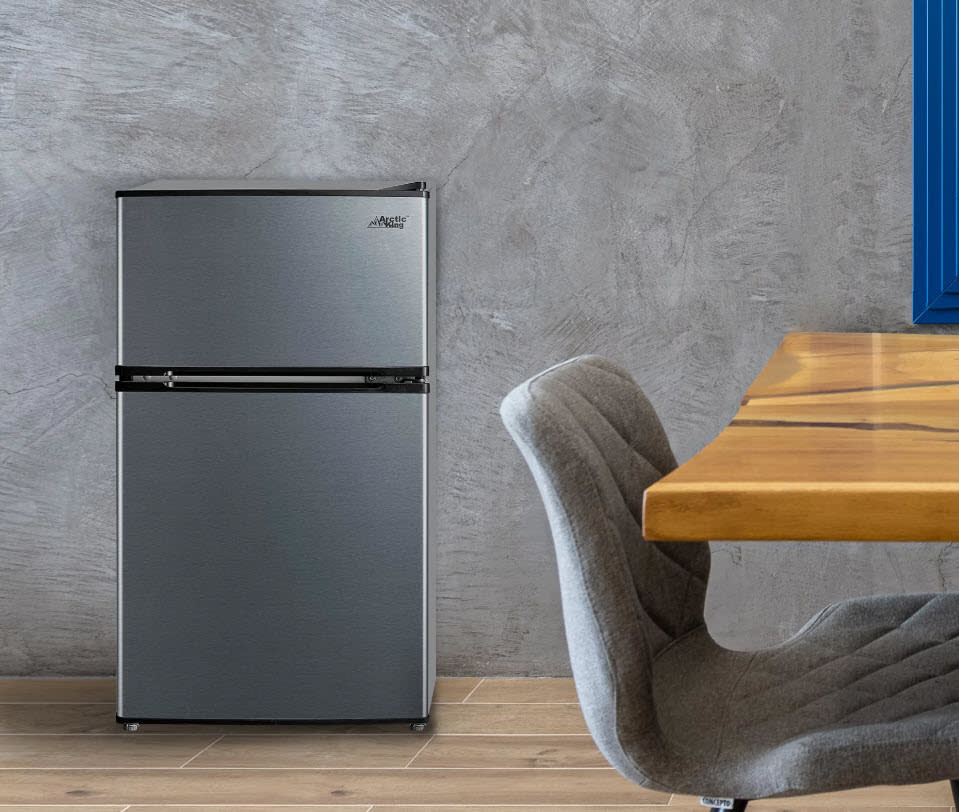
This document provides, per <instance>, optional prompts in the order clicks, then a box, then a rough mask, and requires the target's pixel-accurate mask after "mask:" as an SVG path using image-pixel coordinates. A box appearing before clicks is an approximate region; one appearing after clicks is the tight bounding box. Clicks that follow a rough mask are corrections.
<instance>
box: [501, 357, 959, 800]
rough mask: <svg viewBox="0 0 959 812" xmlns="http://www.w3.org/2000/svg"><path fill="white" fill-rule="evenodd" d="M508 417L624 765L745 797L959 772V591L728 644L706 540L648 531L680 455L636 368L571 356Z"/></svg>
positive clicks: (842, 608) (591, 701)
mask: <svg viewBox="0 0 959 812" xmlns="http://www.w3.org/2000/svg"><path fill="white" fill-rule="evenodd" d="M501 414H502V417H503V421H504V423H505V424H506V427H507V429H508V431H509V433H510V435H511V436H512V437H513V439H514V440H515V441H516V443H517V445H518V446H519V448H520V450H521V452H522V453H523V456H524V457H525V459H526V462H527V463H528V465H529V467H530V470H531V471H532V473H533V476H534V478H535V480H536V484H537V485H538V487H539V491H540V494H541V496H542V498H543V501H544V503H545V506H546V511H547V514H548V516H549V521H550V527H551V530H552V535H553V541H554V544H555V547H556V558H557V563H558V566H559V576H560V586H561V591H562V603H563V616H564V619H565V623H566V636H567V641H568V644H569V652H570V660H571V663H572V667H573V676H574V679H575V682H576V689H577V692H578V694H579V698H580V702H581V704H582V707H583V713H584V715H585V717H586V722H587V724H588V725H589V729H590V732H591V733H592V735H593V738H594V739H595V741H596V743H597V745H598V746H599V749H600V750H601V751H602V752H603V755H604V756H605V757H606V759H607V760H608V761H609V763H610V764H611V765H612V766H613V767H615V768H616V769H617V770H618V771H619V772H620V773H622V774H623V775H624V776H626V777H627V778H629V779H631V780H632V781H634V782H636V783H637V784H641V785H642V786H645V787H649V788H652V789H657V790H662V791H664V792H678V793H689V794H695V795H705V796H714V797H722V798H738V799H755V798H766V797H772V796H784V795H797V794H805V793H811V792H827V791H831V790H840V789H848V788H853V787H860V786H869V785H873V784H905V783H922V782H927V781H937V780H942V779H952V778H956V777H957V776H959V595H957V594H930V595H895V596H880V597H870V598H855V599H851V600H845V601H841V602H839V603H835V604H832V605H831V606H827V607H826V608H825V609H823V610H822V611H821V612H819V614H817V615H816V616H815V617H813V618H812V619H811V620H810V621H809V622H808V623H807V624H806V625H805V626H804V627H803V628H802V629H801V630H800V631H799V632H798V633H797V634H796V635H794V636H793V637H792V638H791V639H789V640H787V641H786V642H784V643H782V644H780V645H777V646H773V647H771V648H767V649H763V650H759V651H748V652H744V651H730V650H727V649H724V648H722V647H721V646H719V645H718V644H717V643H715V642H714V641H713V640H712V638H711V637H710V636H709V633H708V631H707V629H706V625H705V621H704V619H703V601H704V598H705V594H706V584H707V580H708V577H709V547H708V544H706V543H704V542H669V543H663V542H648V541H646V540H644V538H643V535H642V527H641V516H642V499H643V491H644V490H645V488H647V487H648V486H649V485H651V484H652V483H653V482H655V481H656V480H657V479H659V478H660V477H662V476H663V475H665V474H666V473H668V472H669V471H670V470H672V469H673V468H674V467H675V466H676V462H675V459H674V457H673V454H672V452H671V450H670V447H669V442H668V440H667V438H666V434H665V432H664V431H663V428H662V426H661V425H660V422H659V420H658V418H657V416H656V414H655V412H654V410H653V408H652V406H651V405H650V403H649V401H648V400H647V399H646V397H645V396H644V395H643V393H642V392H641V391H640V389H639V387H638V386H637V385H636V384H635V382H634V381H633V380H632V378H630V376H629V374H628V373H626V372H625V371H624V370H623V369H621V368H619V367H617V366H616V365H614V364H612V363H610V362H608V361H605V360H603V359H601V358H598V357H595V356H582V357H579V358H573V359H571V360H569V361H566V362H565V363H562V364H559V365H557V366H555V367H552V368H550V369H548V370H546V371H545V372H543V373H541V374H539V375H536V376H534V377H533V378H530V379H529V380H528V381H526V382H525V383H523V384H521V385H520V386H518V387H516V389H514V390H513V391H512V392H510V394H509V395H508V396H507V397H506V398H505V400H504V401H503V404H502V407H501ZM955 787H956V785H955V784H954V785H953V788H954V791H955ZM743 806H744V805H738V806H737V808H740V809H741V808H743Z"/></svg>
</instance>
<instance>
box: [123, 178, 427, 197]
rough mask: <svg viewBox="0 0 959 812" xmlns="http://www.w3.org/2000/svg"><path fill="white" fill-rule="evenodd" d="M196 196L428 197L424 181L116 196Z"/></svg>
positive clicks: (138, 192)
mask: <svg viewBox="0 0 959 812" xmlns="http://www.w3.org/2000/svg"><path fill="white" fill-rule="evenodd" d="M172 195H179V196H188V197H197V196H211V195H312V196H320V197H429V196H430V193H429V191H427V189H426V183H425V182H424V181H414V182H413V183H404V184H401V185H399V186H387V187H386V188H385V189H283V188H277V189H119V190H117V193H116V196H117V197H169V196H172Z"/></svg>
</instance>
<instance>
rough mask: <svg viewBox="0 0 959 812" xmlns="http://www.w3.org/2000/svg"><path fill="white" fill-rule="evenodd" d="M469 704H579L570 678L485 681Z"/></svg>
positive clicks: (474, 693)
mask: <svg viewBox="0 0 959 812" xmlns="http://www.w3.org/2000/svg"><path fill="white" fill-rule="evenodd" d="M466 701H467V702H470V703H473V702H578V701H579V700H578V699H577V697H576V688H575V686H574V685H573V680H572V679H570V678H569V677H561V678H556V677H540V678H532V679H522V678H520V679H485V680H484V681H483V684H482V685H480V686H479V688H477V689H476V690H475V691H474V692H473V694H472V696H470V698H469V699H468V700H466Z"/></svg>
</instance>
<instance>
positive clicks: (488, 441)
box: [0, 0, 959, 674]
mask: <svg viewBox="0 0 959 812" xmlns="http://www.w3.org/2000/svg"><path fill="white" fill-rule="evenodd" d="M910 6H911V4H910V3H909V2H908V0H864V1H862V2H859V1H857V0H804V2H801V3H798V2H794V0H662V2H656V1H655V0H647V1H646V2H637V0H619V1H615V0H610V2H604V3H584V2H573V1H572V0H563V1H562V2H559V3H550V2H543V1H542V0H540V1H539V2H522V0H520V2H516V0H492V1H491V2H483V3H480V2H475V1H474V0H465V1H464V0H455V1H454V0H443V2H428V1H427V0H421V2H419V3H412V2H408V0H390V2H385V1H384V0H371V2H364V3H362V4H358V3H350V2H342V0H336V1H335V2H307V0H303V1H302V2H292V1H291V2H278V3H266V2H255V1H254V0H246V1H245V2H227V1H226V0H221V1H220V2H217V0H169V1H168V2H163V3H143V2H140V0H111V2H101V1H100V0H86V1H85V2H66V1H59V2H58V1H57V0H51V2H45V3H37V2H24V0H8V2H7V3H6V4H5V11H4V15H3V19H2V20H0V155H2V159H0V673H22V674H54V673H59V674H66V673H76V674H83V673H109V672H111V671H112V669H113V665H114V659H113V658H114V639H115V638H114V620H115V616H114V533H115V522H114V487H115V482H114V439H113V425H114V400H113V393H112V385H111V377H112V365H113V363H114V329H115V328H114V310H115V297H116V293H115V281H114V272H115V254H114V201H113V194H112V193H113V191H114V189H116V188H120V187H125V186H130V185H134V184H137V183H140V182H142V181H145V180H148V179H153V178H157V177H170V176H173V177H177V176H179V177H211V176H221V177H235V176H249V177H298V178H319V179H336V178H344V177H360V178H363V177H365V178H382V177H400V178H410V179H413V178H420V177H430V178H433V179H434V180H435V181H436V183H437V184H438V186H439V191H438V194H437V198H438V201H439V206H440V225H439V229H440V231H439V241H440V287H439V299H440V309H439V340H440V345H439V346H440V365H439V366H440V370H439V372H440V376H441V394H440V398H439V420H440V429H439V430H440V440H441V448H440V456H439V460H440V471H439V484H440V487H439V492H440V497H439V516H440V523H439V524H440V526H439V533H438V538H439V567H440V570H439V584H440V595H439V658H440V663H439V666H440V671H441V673H445V674H466V673H469V674H562V673H566V672H567V667H568V666H567V660H566V655H565V650H564V640H563V632H562V622H561V618H560V613H559V609H558V603H557V601H558V594H557V584H556V576H555V572H554V565H553V557H552V551H551V547H550V542H549V539H548V535H547V529H546V524H545V518H544V514H543V511H542V508H541V506H540V504H539V501H538V498H537V496H536V494H535V491H534V489H533V486H532V483H531V481H530V478H529V475H528V473H527V471H526V469H525V467H524V465H523V463H522V461H521V459H520V457H519V454H518V453H517V452H516V451H515V449H514V448H513V446H512V445H511V443H510V442H509V440H508V438H507V436H506V434H505V432H504V431H503V429H502V427H501V425H500V422H499V418H498V415H497V412H496V409H497V405H498V403H499V400H500V398H501V397H502V395H503V394H504V393H505V392H506V391H507V390H508V389H509V388H510V387H511V386H512V385H513V384H515V383H517V382H519V381H520V380H522V379H523V378H525V377H526V376H528V375H529V374H531V373H533V372H534V371H536V370H539V369H540V368H542V367H544V366H546V365H547V364H552V363H554V362H556V361H559V360H561V359H563V358H566V357H568V356H571V355H574V354H577V353H583V352H597V353H601V354H604V355H607V356H609V357H611V358H613V359H615V360H618V361H619V362H621V363H623V364H625V365H626V366H627V367H628V368H629V369H630V370H631V371H632V372H633V373H634V375H635V376H636V377H637V379H638V380H639V381H640V382H641V384H642V385H643V386H644V387H645V388H646V390H647V391H648V393H649V394H650V396H651V398H652V399H653V401H654V403H655V404H656V406H657V407H658V408H659V409H660V410H661V412H662V415H663V418H664V421H665V423H666V425H667V428H668V430H669V433H670V436H671V437H672V439H673V444H674V447H675V450H676V452H677V455H678V456H679V457H680V458H681V459H685V458H687V457H689V456H690V455H691V454H693V453H694V452H695V451H697V450H698V449H699V448H700V447H701V446H702V445H704V444H705V443H706V442H708V441H709V440H710V439H712V437H713V436H714V435H715V434H716V432H717V431H718V430H719V429H720V428H721V427H722V426H723V425H724V424H725V423H726V421H727V420H728V419H729V417H730V416H731V415H732V413H733V412H734V410H735V408H736V405H737V403H738V400H739V397H740V395H741V393H742V392H743V390H744V389H745V388H746V387H747V386H748V384H749V382H750V381H751V380H752V378H753V376H754V375H755V374H756V372H757V371H758V370H759V369H760V367H761V366H762V364H763V363H764V362H765V360H766V358H767V357H768V355H769V354H770V353H771V352H772V350H773V349H774V347H775V346H776V344H777V342H778V341H779V339H780V337H781V336H782V334H783V332H785V331H786V330H791V329H814V330H907V329H910V326H909V296H910V284H911V282H910V266H911V261H910V242H911V202H910V194H911V192H910V184H911V156H910V149H911V141H910V117H911V79H912V63H911V39H910V37H911V33H910V29H911V19H910V16H911V9H910ZM714 562H715V570H714V572H715V575H714V583H713V585H712V587H711V593H710V598H709V615H710V621H711V624H712V626H713V628H714V630H715V632H716V634H717V635H718V636H719V637H720V639H721V640H723V641H724V642H726V643H728V644H730V645H735V646H749V645H753V644H759V643H764V642H769V641H772V640H777V639H780V638H782V637H784V636H785V635H787V634H788V633H790V632H791V631H793V630H795V629H796V628H798V626H799V625H801V623H802V622H803V621H804V619H805V618H806V616H807V615H808V614H809V613H810V612H812V611H813V610H814V609H816V608H817V607H819V606H821V605H822V604H823V603H825V602H827V601H828V600H830V599H832V598H834V597H839V596H843V595H850V594H861V593H868V592H874V591H885V590H888V591H899V590H912V589H940V588H946V587H951V588H956V587H957V586H959V549H957V548H956V547H954V546H940V545H923V546H921V547H919V546H909V545H883V544H876V545H849V544H846V545H830V544H816V545H806V546H799V545H782V544H781V545H776V546H764V545H752V544H738V545H737V544H719V545H716V546H715V550H714Z"/></svg>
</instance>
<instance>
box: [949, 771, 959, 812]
mask: <svg viewBox="0 0 959 812" xmlns="http://www.w3.org/2000/svg"><path fill="white" fill-rule="evenodd" d="M949 786H951V787H952V802H953V803H954V804H955V805H956V809H959V778H954V779H952V781H950V782H949Z"/></svg>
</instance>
